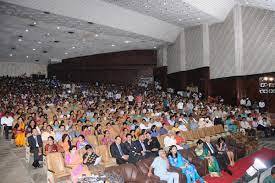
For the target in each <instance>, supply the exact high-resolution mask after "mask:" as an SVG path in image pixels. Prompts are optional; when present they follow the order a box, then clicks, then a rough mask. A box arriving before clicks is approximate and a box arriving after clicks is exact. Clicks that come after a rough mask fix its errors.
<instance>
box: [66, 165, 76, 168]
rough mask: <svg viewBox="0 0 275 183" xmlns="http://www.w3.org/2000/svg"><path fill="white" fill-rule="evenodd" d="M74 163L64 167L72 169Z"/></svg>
mask: <svg viewBox="0 0 275 183" xmlns="http://www.w3.org/2000/svg"><path fill="white" fill-rule="evenodd" d="M73 166H74V165H65V168H69V169H73Z"/></svg>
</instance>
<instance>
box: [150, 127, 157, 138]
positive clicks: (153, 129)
mask: <svg viewBox="0 0 275 183" xmlns="http://www.w3.org/2000/svg"><path fill="white" fill-rule="evenodd" d="M151 136H152V137H157V136H159V132H158V131H157V126H156V125H153V126H152V127H151Z"/></svg>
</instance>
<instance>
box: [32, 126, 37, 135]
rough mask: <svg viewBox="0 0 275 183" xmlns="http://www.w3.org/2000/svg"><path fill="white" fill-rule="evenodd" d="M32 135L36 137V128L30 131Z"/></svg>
mask: <svg viewBox="0 0 275 183" xmlns="http://www.w3.org/2000/svg"><path fill="white" fill-rule="evenodd" d="M32 135H34V136H36V135H38V132H37V130H36V128H33V129H32Z"/></svg>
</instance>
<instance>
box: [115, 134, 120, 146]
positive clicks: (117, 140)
mask: <svg viewBox="0 0 275 183" xmlns="http://www.w3.org/2000/svg"><path fill="white" fill-rule="evenodd" d="M115 142H116V144H120V143H121V138H120V136H116V137H115Z"/></svg>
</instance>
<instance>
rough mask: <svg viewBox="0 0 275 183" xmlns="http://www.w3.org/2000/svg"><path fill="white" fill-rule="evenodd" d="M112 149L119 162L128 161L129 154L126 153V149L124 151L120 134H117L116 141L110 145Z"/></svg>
mask: <svg viewBox="0 0 275 183" xmlns="http://www.w3.org/2000/svg"><path fill="white" fill-rule="evenodd" d="M110 151H111V155H112V157H114V158H116V162H117V164H124V163H127V162H128V159H129V155H127V154H125V150H124V151H123V147H122V144H121V138H120V136H116V138H115V142H114V143H112V144H111V146H110Z"/></svg>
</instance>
